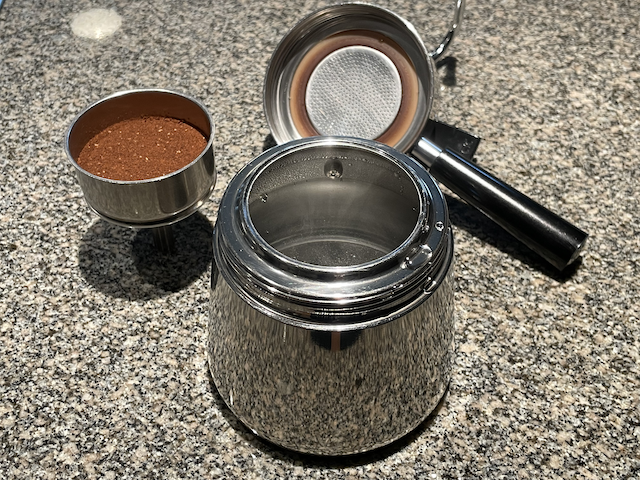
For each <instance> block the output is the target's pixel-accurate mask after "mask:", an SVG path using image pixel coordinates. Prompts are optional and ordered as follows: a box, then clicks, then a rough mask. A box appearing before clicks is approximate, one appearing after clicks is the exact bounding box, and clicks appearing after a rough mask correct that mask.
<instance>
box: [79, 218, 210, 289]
mask: <svg viewBox="0 0 640 480" xmlns="http://www.w3.org/2000/svg"><path fill="white" fill-rule="evenodd" d="M173 234H174V237H175V247H176V251H175V253H173V254H163V253H161V252H160V251H158V250H157V248H156V247H155V245H154V242H153V232H152V231H151V230H149V229H143V230H137V231H136V232H135V233H133V234H132V233H131V230H129V229H127V228H125V227H119V226H116V225H112V224H110V223H108V222H106V221H104V220H98V221H96V222H95V223H94V224H93V225H92V226H91V227H90V228H89V229H88V230H87V232H86V233H85V235H84V236H83V238H82V241H81V243H80V248H79V251H78V265H79V267H80V271H81V272H82V275H83V276H84V278H85V279H86V280H87V282H89V283H90V284H91V285H92V286H94V287H95V288H96V289H98V290H100V291H101V292H103V293H105V294H107V295H109V296H112V297H118V298H127V299H129V300H147V299H151V298H156V297H161V296H164V295H166V294H167V293H171V292H177V291H179V290H182V289H183V288H186V287H187V286H189V285H190V284H191V283H193V282H194V281H196V280H197V279H198V277H200V275H202V274H203V273H204V272H205V271H207V270H208V269H209V268H210V265H211V260H212V258H213V246H212V234H213V225H212V224H211V222H210V221H209V220H208V219H207V218H206V217H205V216H204V215H203V214H201V213H199V212H196V213H195V214H193V215H191V216H190V217H188V218H186V219H184V220H182V221H180V222H178V223H176V224H174V225H173ZM132 237H133V238H132Z"/></svg>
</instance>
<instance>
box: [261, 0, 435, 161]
mask: <svg viewBox="0 0 640 480" xmlns="http://www.w3.org/2000/svg"><path fill="white" fill-rule="evenodd" d="M350 32H353V34H354V36H359V37H363V38H368V37H375V36H376V35H377V36H378V37H379V38H375V39H374V40H375V41H374V43H372V44H371V45H375V46H376V49H381V48H385V51H384V52H383V53H384V55H386V56H387V57H388V58H387V61H388V62H389V63H391V64H393V65H395V68H399V70H402V71H401V72H400V73H401V74H402V76H403V81H402V82H401V83H402V85H401V91H398V85H397V83H396V82H397V80H389V79H385V81H384V85H385V86H386V90H390V91H391V95H392V96H391V98H390V99H388V98H386V99H385V98H383V91H382V90H380V89H374V88H372V87H371V86H372V85H375V82H376V72H378V73H379V72H380V71H381V68H380V57H382V56H384V55H383V54H382V53H380V52H379V53H377V54H376V56H375V57H374V56H372V55H368V56H367V61H366V63H367V64H368V70H371V71H372V72H373V77H372V78H369V79H367V80H365V79H364V78H363V76H364V72H363V71H361V67H362V61H359V62H340V66H341V67H340V68H339V67H332V68H330V69H329V68H328V67H327V65H326V64H323V63H321V64H320V65H318V67H317V68H316V72H315V74H316V76H319V75H322V78H323V80H322V81H321V82H320V84H321V85H323V86H324V88H325V89H326V88H327V86H328V88H329V89H330V90H331V93H330V99H327V100H325V101H324V102H323V104H324V105H326V104H328V103H329V102H330V104H331V105H337V104H338V103H339V102H344V103H345V104H348V107H349V108H346V107H345V108H344V109H340V110H339V112H338V115H343V114H345V113H346V112H348V111H349V109H351V108H352V107H354V104H355V103H356V102H357V100H362V98H356V97H353V96H351V92H353V89H354V88H357V86H358V85H359V86H363V85H366V86H367V87H366V90H365V91H363V92H360V94H359V97H362V96H363V95H365V94H366V93H367V92H369V93H371V98H366V99H365V100H364V103H360V106H359V107H358V110H357V111H358V113H359V114H358V116H357V117H356V116H355V115H352V114H349V113H347V115H350V117H351V120H350V122H349V129H348V130H345V129H340V128H334V127H331V126H328V125H329V122H328V121H327V120H322V121H321V122H319V123H320V125H319V127H320V130H321V131H318V130H317V129H316V131H315V133H314V134H315V135H318V134H325V135H338V134H349V135H353V136H360V137H362V138H368V139H375V140H379V141H381V142H383V143H387V144H389V145H391V146H394V147H396V148H398V149H399V150H401V151H405V150H407V149H408V148H409V147H410V146H412V145H413V144H414V143H415V141H416V140H417V139H418V137H419V135H420V132H421V131H422V129H423V128H424V125H425V123H426V120H427V117H428V114H429V111H430V109H431V105H432V103H433V99H434V84H433V83H434V72H435V67H434V63H433V61H432V59H431V57H430V55H429V53H428V51H427V49H426V47H425V46H424V44H423V43H422V40H421V39H420V36H419V35H418V33H417V32H416V30H415V28H414V27H413V26H412V25H411V24H410V23H409V22H407V21H406V20H405V19H403V18H402V17H400V16H398V15H396V14H395V13H393V12H391V11H389V10H386V9H383V8H380V7H376V6H373V5H367V4H349V3H347V4H340V5H333V6H330V7H326V8H323V9H321V10H319V11H317V12H315V13H312V14H311V15H309V16H307V17H306V18H305V19H303V20H302V21H301V22H299V23H298V24H297V25H296V26H294V27H293V29H291V31H290V32H289V33H288V34H287V35H286V36H285V37H284V38H283V40H282V41H281V42H280V44H279V45H278V47H277V48H276V50H275V52H274V53H273V56H272V57H271V61H270V63H269V66H268V68H267V73H266V78H265V86H264V109H265V115H266V117H267V121H268V123H269V126H270V128H271V132H272V134H273V136H274V138H275V139H276V141H277V142H278V143H283V142H286V141H289V140H292V139H296V138H301V137H304V136H309V135H308V134H306V132H305V131H304V128H302V127H301V125H300V121H299V120H297V115H296V111H297V109H298V105H297V102H298V101H297V100H296V98H297V97H298V95H297V94H296V91H297V89H303V90H304V89H308V88H309V87H307V83H306V81H305V82H302V83H304V85H302V86H301V85H300V83H301V82H300V80H299V77H300V76H301V74H300V71H301V70H304V69H305V67H306V64H311V65H313V64H314V63H315V62H314V58H313V57H314V56H316V55H317V54H322V53H324V52H323V42H325V43H326V42H330V41H331V40H332V39H335V38H336V37H337V36H339V35H346V34H349V33H350ZM354 44H355V45H361V44H362V42H361V39H356V40H355V41H354ZM346 47H347V48H353V45H347V46H346ZM329 53H331V52H329ZM352 53H353V51H352V50H350V49H349V50H346V51H344V52H342V53H340V55H342V56H343V57H344V56H348V57H351V58H353V55H352ZM372 66H373V67H372ZM386 76H388V73H387V74H386ZM392 76H393V75H392ZM312 77H313V75H312ZM345 78H351V79H355V82H354V83H352V84H351V86H350V87H349V88H346V89H345V88H341V87H340V86H341V82H344V79H345ZM310 87H311V95H313V92H314V90H315V89H317V88H318V87H317V86H314V84H311V86H310ZM344 92H346V95H345V97H343V98H340V97H338V94H340V93H344ZM399 93H400V95H401V96H402V95H404V96H405V97H407V102H408V105H407V107H406V109H405V110H402V111H400V110H398V109H396V111H395V113H396V114H395V115H393V117H394V118H392V119H391V122H390V121H389V112H391V111H393V110H394V108H395V107H391V108H390V106H392V105H395V98H397V95H398V94H399ZM300 98H301V99H300V101H302V102H304V101H305V98H307V97H306V96H305V95H303V94H301V95H300ZM380 104H382V106H383V107H386V108H387V110H388V111H389V112H387V113H385V114H382V118H383V120H382V121H381V120H379V119H380V118H381V113H380V111H379V110H378V109H379V107H380ZM300 110H302V111H303V114H304V111H308V113H309V114H310V115H315V114H316V113H317V112H318V111H319V110H320V108H319V107H318V106H316V105H315V104H313V103H312V104H307V105H303V106H302V107H300ZM339 121H340V119H339V118H335V119H334V122H339ZM356 122H357V123H356ZM392 122H395V123H396V130H397V132H395V133H392V134H391V139H385V138H384V137H383V136H382V135H380V131H381V130H382V131H383V133H385V130H386V128H385V127H389V124H390V123H392Z"/></svg>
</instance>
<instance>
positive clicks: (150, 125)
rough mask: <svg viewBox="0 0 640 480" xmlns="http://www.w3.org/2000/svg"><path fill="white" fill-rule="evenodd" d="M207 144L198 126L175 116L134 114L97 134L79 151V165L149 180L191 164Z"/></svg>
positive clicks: (102, 173) (109, 175)
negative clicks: (134, 116)
mask: <svg viewBox="0 0 640 480" xmlns="http://www.w3.org/2000/svg"><path fill="white" fill-rule="evenodd" d="M206 145H207V140H206V139H205V137H204V135H203V134H202V133H201V132H200V131H199V130H197V129H196V128H194V127H192V126H191V125H189V124H187V123H185V122H183V121H181V120H178V119H176V118H170V117H159V116H145V117H139V118H132V119H129V120H124V121H122V122H118V123H115V124H113V125H111V126H110V127H107V128H106V129H104V130H103V131H101V132H100V133H98V134H97V135H96V136H94V137H93V138H92V139H91V140H90V141H89V142H88V143H87V144H86V145H85V146H84V148H83V149H82V151H81V152H80V155H78V165H79V166H80V167H81V168H83V169H84V170H86V171H87V172H89V173H93V174H94V175H98V176H99V177H103V178H109V179H112V180H129V181H133V180H146V179H149V178H156V177H161V176H163V175H167V174H169V173H171V172H175V171H176V170H179V169H181V168H182V167H184V166H185V165H188V164H189V163H191V162H192V161H193V160H195V158H196V157H197V156H198V155H200V154H201V153H202V151H203V150H204V148H205V147H206Z"/></svg>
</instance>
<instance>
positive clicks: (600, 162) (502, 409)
mask: <svg viewBox="0 0 640 480" xmlns="http://www.w3.org/2000/svg"><path fill="white" fill-rule="evenodd" d="M428 3H429V2H419V4H418V5H416V3H415V2H409V1H403V0H398V1H384V2H382V1H381V2H379V4H380V5H382V6H386V7H389V8H391V9H393V10H394V11H396V12H397V13H399V14H400V15H402V16H404V17H406V18H407V19H409V20H410V21H412V22H413V23H414V25H415V26H416V27H417V29H418V30H419V31H421V32H422V33H423V38H424V39H425V42H426V43H427V44H429V45H434V44H435V43H436V41H437V40H438V36H439V35H440V34H441V33H442V32H444V30H445V28H446V24H447V21H448V19H449V18H450V17H451V12H452V5H449V4H448V3H447V2H441V3H442V5H433V6H429V5H428ZM433 3H435V2H433ZM320 4H325V2H310V1H306V2H293V1H289V0H285V1H284V2H280V1H265V2H257V1H256V2H250V1H237V2H234V1H230V0H219V1H215V2H186V1H185V2H180V1H169V2H160V1H157V2H154V1H131V2H129V1H119V0H105V1H104V2H91V1H87V0H82V1H78V2H71V1H47V2H44V1H40V2H36V1H29V0H27V1H17V0H7V1H6V2H5V3H4V5H3V6H2V9H1V10H0V120H1V122H0V124H1V126H2V128H1V130H0V165H1V172H2V174H1V177H0V178H1V180H0V191H1V195H0V205H1V212H0V221H1V223H0V225H1V236H0V255H1V257H2V260H1V261H0V271H1V274H0V292H1V293H0V477H1V478H30V479H40V478H52V479H53V478H94V477H103V478H121V479H129V478H131V479H133V478H136V479H138V478H166V479H173V478H176V479H177V478H182V479H184V478H223V477H224V478H240V477H244V478H283V477H290V478H293V477H304V478H319V479H320V478H349V479H354V478H373V479H375V478H379V479H389V478H429V479H430V478H433V479H441V478H442V479H444V478H447V479H448V478H456V479H457V478H487V479H495V478H545V479H548V478H593V479H602V478H612V479H614V478H615V479H627V478H640V447H639V445H640V406H639V404H640V368H639V366H638V365H639V363H640V356H639V344H640V340H639V339H640V326H639V325H640V318H639V317H640V312H639V307H638V305H639V304H640V302H639V301H638V297H639V296H640V266H639V261H640V253H639V252H640V227H639V222H638V213H637V212H638V210H639V207H640V180H639V179H640V168H639V166H640V160H639V156H640V142H639V141H638V139H639V138H640V95H638V88H639V87H640V58H639V55H640V53H639V52H640V31H639V28H640V27H639V25H640V10H639V9H638V8H637V5H636V4H635V2H633V1H630V0H624V1H619V2H615V1H612V0H608V1H601V0H586V1H569V2H542V1H538V2H516V1H514V0H500V1H498V0H477V1H475V0H470V1H469V5H468V8H467V13H466V15H465V23H464V29H463V31H462V32H461V35H460V36H459V37H458V38H457V39H456V41H455V44H454V46H453V48H452V49H451V50H450V52H449V54H448V55H450V56H451V57H454V58H455V59H456V60H457V62H449V67H443V68H441V69H440V70H439V76H440V77H441V80H442V83H441V85H442V88H441V92H440V93H441V95H440V101H439V104H438V108H437V110H436V112H435V114H436V115H437V116H438V117H439V118H440V119H442V120H444V121H447V122H449V123H452V124H455V125H458V126H460V127H462V128H466V129H467V130H469V131H472V132H473V133H475V134H477V135H479V136H481V137H482V139H483V140H482V143H481V145H480V148H479V150H478V152H477V155H476V158H477V160H478V162H479V163H480V164H481V165H483V166H484V167H485V168H487V169H488V170H490V171H493V172H494V173H495V174H497V175H498V176H499V177H501V178H503V179H504V180H506V181H507V182H509V183H511V184H512V185H514V186H515V187H517V188H518V189H520V190H522V191H523V192H525V193H527V194H528V195H530V196H531V197H533V198H534V199H536V200H538V201H539V202H541V203H543V204H545V205H546V206H548V207H549V208H551V209H552V210H554V211H556V212H558V213H560V214H561V215H563V216H565V217H566V218H568V219H569V220H571V221H573V222H575V223H577V224H578V225H580V226H581V227H583V228H584V229H586V230H588V231H589V232H590V233H591V239H590V243H589V244H588V246H587V248H586V250H585V252H584V255H583V258H582V262H581V263H580V264H579V265H577V266H576V267H574V268H571V269H570V271H568V272H566V274H564V275H558V274H556V273H554V271H553V270H552V269H550V268H548V267H547V266H545V265H544V264H543V262H542V261H540V260H539V259H538V258H537V257H535V255H533V254H532V253H530V252H528V251H527V250H526V249H525V248H524V247H520V246H519V245H518V244H517V243H516V242H514V241H513V240H512V239H511V238H510V237H509V236H508V235H507V234H506V233H504V232H503V231H501V230H500V229H499V228H498V227H495V226H493V225H492V224H491V223H490V222H489V221H487V220H485V219H484V218H483V217H482V216H481V215H479V214H477V213H476V212H475V211H473V210H472V209H471V208H469V207H467V206H466V205H464V204H462V203H461V202H459V201H458V200H456V198H455V196H453V195H449V200H450V207H451V217H452V222H453V225H454V231H455V236H456V240H457V244H456V255H457V263H456V339H457V340H456V343H457V356H456V362H455V367H454V374H453V380H452V384H451V387H450V391H449V393H448V396H447V397H446V399H445V401H444V402H443V405H442V408H441V409H440V410H439V411H438V412H437V415H435V416H434V417H433V418H431V419H430V420H429V421H428V422H426V424H425V425H423V426H422V427H421V428H419V429H418V431H416V432H414V434H412V435H410V436H409V438H406V439H403V440H402V441H401V442H399V443H397V444H394V445H392V446H391V447H389V448H386V449H384V450H382V451H378V452H374V453H372V454H368V455H363V456H358V457H353V458H347V459H321V458H310V457H306V456H302V455H297V454H294V453H291V452H287V451H283V450H280V449H278V448H275V447H273V446H271V445H268V444H265V443H263V442H261V441H260V440H258V439H256V438H255V437H254V436H253V435H252V434H251V433H250V432H249V431H248V430H247V429H245V428H244V427H242V425H240V424H239V423H238V421H237V420H236V419H235V418H234V417H233V416H232V415H231V413H230V412H229V411H228V410H227V409H226V407H225V406H224V405H223V403H222V401H221V400H220V398H219V397H218V395H217V393H216V391H215V388H214V387H213V385H212V381H211V379H210V376H209V373H208V368H207V361H206V357H205V334H206V323H207V304H208V290H207V287H208V283H209V279H210V265H209V264H210V260H211V247H210V235H211V230H212V225H213V223H214V221H215V218H216V208H217V204H218V202H219V199H220V197H221V195H222V192H223V191H224V188H225V186H226V185H227V183H228V182H229V180H230V178H231V176H232V175H233V174H234V173H235V172H237V171H238V169H239V168H240V167H241V166H242V165H243V164H245V163H246V162H248V161H249V160H250V159H251V158H252V157H254V156H255V155H256V154H258V153H259V152H260V151H261V150H262V149H263V144H264V143H265V139H266V138H267V135H268V133H269V131H268V128H267V125H266V121H265V118H264V115H263V112H262V104H261V101H262V81H263V75H264V71H265V67H266V64H267V62H268V59H269V57H270V54H271V52H272V51H273V49H274V47H275V45H276V44H277V42H278V41H279V39H280V38H281V37H282V36H283V35H284V34H285V33H286V32H287V30H288V29H289V28H290V27H291V26H292V25H293V24H294V23H295V22H296V21H297V20H299V19H300V18H302V16H304V15H305V14H306V13H309V12H311V11H312V10H314V9H315V8H317V7H318V6H319V5H320ZM96 7H102V8H108V9H113V10H114V11H115V12H116V13H117V14H118V15H119V16H120V17H121V18H122V24H121V26H120V28H119V29H118V30H117V31H116V32H115V33H114V34H113V35H111V36H109V37H107V38H104V39H102V40H90V39H85V38H80V37H78V36H77V35H74V33H73V31H72V29H71V22H72V19H73V18H74V16H75V15H77V14H79V13H81V12H83V11H86V10H89V9H91V8H96ZM452 65H453V66H454V67H455V68H453V67H452ZM139 87H164V88H170V89H174V90H178V91H183V92H187V93H189V94H191V95H192V96H194V97H196V98H199V99H201V100H202V101H203V103H205V104H206V105H207V106H208V108H209V109H210V111H211V112H212V114H213V116H214V118H215V121H216V141H215V143H216V155H217V157H216V160H217V165H218V171H219V180H218V183H217V187H216V190H215V192H214V194H213V196H212V198H211V200H210V201H209V202H207V204H206V205H205V206H204V207H203V208H202V209H201V211H200V212H199V213H198V214H196V215H194V216H192V217H191V218H190V219H188V220H186V221H184V222H183V223H181V224H180V225H179V226H178V227H177V228H176V237H177V238H176V241H177V242H178V246H179V248H180V253H179V254H177V255H176V256H174V257H171V258H165V257H162V256H161V255H160V254H158V253H156V252H155V250H154V248H153V244H152V239H151V235H150V234H149V232H144V231H143V232H136V231H134V230H128V229H125V228H120V227H116V226H113V225H110V224H108V223H105V222H103V221H101V220H99V219H98V218H97V217H96V216H95V215H93V214H92V213H91V212H90V211H89V209H88V208H87V206H86V204H85V203H84V200H83V198H82V193H81V191H80V188H79V186H78V184H77V182H76V179H75V176H74V172H73V171H72V169H71V167H70V165H69V163H68V161H67V159H66V158H65V153H64V147H63V137H64V134H65V130H66V129H67V127H68V126H69V124H70V122H71V121H72V119H73V118H74V116H75V115H76V114H77V113H78V112H79V111H80V110H81V109H82V108H84V107H85V106H86V105H88V104H89V103H92V102H93V101H95V100H98V99H99V98H101V97H103V96H106V95H108V94H110V93H113V92H115V91H118V90H122V89H129V88H139Z"/></svg>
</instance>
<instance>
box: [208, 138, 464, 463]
mask: <svg viewBox="0 0 640 480" xmlns="http://www.w3.org/2000/svg"><path fill="white" fill-rule="evenodd" d="M452 260H453V238H452V233H451V227H450V225H449V219H448V213H447V209H446V204H445V202H444V198H443V196H442V193H441V192H440V190H439V188H438V187H437V185H436V184H435V182H434V181H433V179H432V178H431V176H430V175H429V174H428V173H427V172H426V170H424V168H422V167H421V166H420V164H419V163H417V162H416V161H414V160H412V159H411V158H409V157H407V156H405V155H403V154H401V153H399V152H397V151H395V150H393V149H391V148H389V147H387V146H385V145H382V144H379V143H376V142H371V141H367V140H359V139H352V138H341V137H340V138H339V137H318V138H312V139H305V140H298V141H293V142H289V143H287V144H285V145H281V146H279V147H275V148H274V149H271V150H269V151H267V152H265V153H263V154H262V155H261V156H260V157H258V158H257V159H255V160H254V161H253V162H251V163H250V164H249V165H248V166H247V167H245V168H244V169H243V170H242V171H241V172H240V173H239V174H238V175H237V176H236V177H235V178H234V179H233V180H232V182H231V183H230V185H229V187H228V188H227V190H226V192H225V195H224V197H223V199H222V201H221V204H220V209H219V213H218V219H217V223H216V227H215V230H214V265H213V275H212V284H211V311H210V325H209V341H208V353H209V364H210V368H211V373H212V377H213V379H214V382H215V384H216V386H217V388H218V391H219V392H220V394H221V396H222V398H223V399H224V401H225V402H226V403H227V405H228V406H229V408H230V409H231V410H232V411H233V412H234V413H235V414H236V415H237V416H238V417H239V418H240V420H242V421H243V422H244V423H245V424H246V425H247V426H249V428H251V429H252V430H253V431H255V432H256V433H257V434H258V435H260V436H262V437H264V438H266V439H268V440H270V441H272V442H274V443H276V444H278V445H282V446H284V447H287V448H290V449H294V450H298V451H302V452H307V453H314V454H322V455H344V454H351V453H357V452H363V451H366V450H370V449H373V448H376V447H379V446H382V445H385V444H388V443H390V442H392V441H394V440H396V439H397V438H399V437H402V436H403V435H405V434H406V433H408V432H409V431H411V430H412V429H414V428H415V427H416V426H417V425H418V424H419V423H420V422H422V421H423V420H424V419H425V418H426V417H427V416H428V415H429V414H430V413H431V412H432V411H433V409H434V407H435V406H436V405H437V403H438V402H439V400H440V399H441V398H442V396H443V394H444V392H445V390H446V388H447V385H448V383H449V380H450V374H451V362H452V355H453V287H452Z"/></svg>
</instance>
